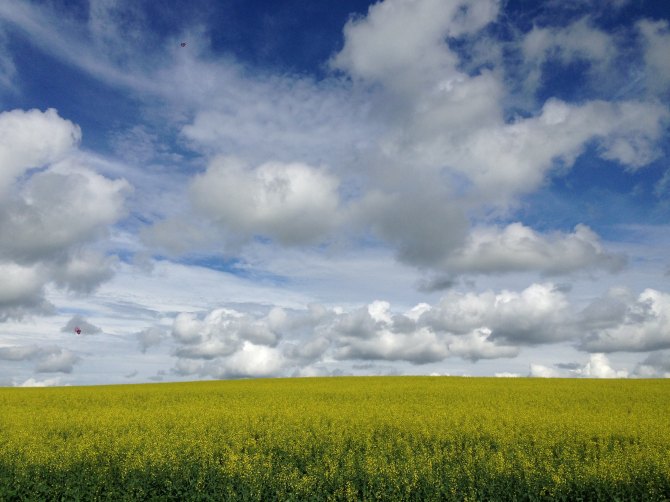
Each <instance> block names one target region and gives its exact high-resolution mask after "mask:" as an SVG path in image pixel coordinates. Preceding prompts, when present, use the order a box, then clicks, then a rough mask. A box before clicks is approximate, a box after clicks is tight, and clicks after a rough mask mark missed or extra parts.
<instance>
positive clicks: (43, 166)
mask: <svg viewBox="0 0 670 502" xmlns="http://www.w3.org/2000/svg"><path fill="white" fill-rule="evenodd" d="M0 132H1V134H0V137H1V138H0V167H1V169H0V268H2V270H3V271H4V273H5V274H6V277H10V278H11V281H9V282H8V283H6V284H3V287H2V290H1V291H0V318H5V319H6V318H8V317H20V316H21V315H23V314H24V313H27V312H45V311H47V310H48V307H49V305H48V303H47V302H46V300H45V299H44V298H43V287H44V286H45V285H46V284H47V283H50V282H53V283H54V284H56V285H57V286H60V287H63V288H67V289H70V290H72V291H80V292H90V291H91V290H93V289H94V288H95V287H96V286H97V285H98V284H100V283H101V282H103V281H105V280H107V279H108V278H109V277H111V275H112V269H113V265H114V259H113V258H110V257H106V256H103V255H101V254H100V253H98V252H95V251H92V250H90V249H86V248H85V245H86V244H89V243H92V242H94V241H95V240H96V239H97V238H98V237H100V236H101V235H103V234H104V232H105V230H106V228H107V227H108V226H109V225H111V224H113V223H115V222H116V221H118V220H119V219H120V218H121V217H122V216H123V214H124V200H125V195H126V193H127V191H128V189H129V185H128V184H127V183H126V182H125V181H123V180H112V179H109V178H106V177H104V176H102V175H100V174H98V173H96V172H95V171H93V170H92V169H91V168H89V167H87V166H86V165H82V163H81V162H80V161H79V160H78V159H77V151H76V149H77V144H78V142H79V140H80V138H81V131H80V129H79V127H77V126H76V125H75V124H73V123H72V122H70V121H68V120H65V119H63V118H61V117H60V116H59V115H58V113H57V112H56V111H55V110H52V109H50V110H47V111H44V112H42V111H39V110H30V111H23V110H14V111H11V112H4V113H2V114H0ZM3 275H4V274H3Z"/></svg>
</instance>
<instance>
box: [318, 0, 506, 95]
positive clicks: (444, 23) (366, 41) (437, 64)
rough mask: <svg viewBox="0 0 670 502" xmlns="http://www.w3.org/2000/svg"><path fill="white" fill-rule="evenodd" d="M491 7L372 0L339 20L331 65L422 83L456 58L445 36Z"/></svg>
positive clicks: (474, 26) (492, 13) (372, 77)
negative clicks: (338, 44)
mask: <svg viewBox="0 0 670 502" xmlns="http://www.w3.org/2000/svg"><path fill="white" fill-rule="evenodd" d="M497 11H498V3H497V2H495V1H492V0H475V1H472V2H465V1H453V2H445V1H442V0H420V1H411V0H386V1H385V2H378V3H376V4H374V5H372V6H371V7H370V8H369V9H368V13H367V16H366V17H364V18H354V19H351V20H350V21H349V22H348V23H347V24H346V25H345V27H344V39H345V43H344V47H343V49H342V51H341V52H339V53H338V54H337V55H336V56H335V57H334V58H333V59H332V61H331V65H332V66H333V67H335V68H338V69H341V70H345V71H347V72H348V73H349V74H350V75H352V76H354V77H357V78H361V79H365V80H368V81H378V82H383V83H388V84H390V85H391V86H392V87H394V88H396V89H407V88H415V87H417V86H423V85H424V82H425V81H426V80H431V79H432V78H433V76H434V75H435V73H436V72H440V71H442V70H444V69H447V70H450V71H453V69H454V67H455V66H456V65H457V63H458V60H457V58H456V57H455V56H454V54H453V53H452V52H451V51H450V50H449V49H448V47H447V45H446V43H445V39H446V38H447V37H458V36H461V35H463V34H466V33H472V32H476V31H478V30H479V29H481V28H482V27H484V26H485V25H486V24H488V23H489V22H491V21H493V19H495V17H496V15H497ZM399 33H402V34H403V36H401V37H399V36H398V34H399Z"/></svg>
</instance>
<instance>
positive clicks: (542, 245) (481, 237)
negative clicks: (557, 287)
mask: <svg viewBox="0 0 670 502" xmlns="http://www.w3.org/2000/svg"><path fill="white" fill-rule="evenodd" d="M625 262H626V259H625V257H624V256H621V255H615V254H612V253H608V252H607V251H605V250H604V249H603V246H602V244H601V243H600V240H599V239H598V236H597V235H596V234H595V233H594V232H593V231H592V230H591V229H590V228H588V227H587V226H585V225H577V226H576V227H575V230H574V232H573V233H570V234H565V233H559V232H555V233H553V234H549V235H541V234H538V233H537V232H535V231H534V230H533V229H531V228H529V227H527V226H525V225H523V224H522V223H512V224H510V225H508V226H507V227H505V228H503V229H498V228H491V227H488V228H487V227H479V228H475V229H474V230H473V231H472V232H471V233H470V235H469V236H468V238H467V240H466V243H465V245H464V246H463V247H462V248H460V249H458V250H456V251H455V252H453V253H452V254H451V255H449V256H448V257H447V258H446V259H445V260H444V265H443V267H444V269H445V270H447V271H449V272H453V273H503V272H512V271H523V270H535V271H539V272H541V273H543V274H546V275H556V274H566V273H570V272H574V271H578V270H583V269H586V270H594V269H598V268H603V269H605V270H608V271H610V272H616V271H618V270H620V269H621V268H622V267H623V266H624V264H625Z"/></svg>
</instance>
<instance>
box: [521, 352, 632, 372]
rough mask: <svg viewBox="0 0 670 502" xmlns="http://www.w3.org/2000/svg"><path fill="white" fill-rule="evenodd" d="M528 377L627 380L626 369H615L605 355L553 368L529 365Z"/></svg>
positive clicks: (593, 356) (556, 365)
mask: <svg viewBox="0 0 670 502" xmlns="http://www.w3.org/2000/svg"><path fill="white" fill-rule="evenodd" d="M528 376H530V377H540V378H628V376H629V372H628V370H626V369H615V368H614V367H613V366H612V363H610V361H609V359H608V358H607V356H606V355H605V354H591V355H590V356H589V359H588V361H586V363H584V364H580V363H558V364H555V365H554V366H553V367H549V366H545V365H542V364H537V363H531V364H530V372H529V374H528Z"/></svg>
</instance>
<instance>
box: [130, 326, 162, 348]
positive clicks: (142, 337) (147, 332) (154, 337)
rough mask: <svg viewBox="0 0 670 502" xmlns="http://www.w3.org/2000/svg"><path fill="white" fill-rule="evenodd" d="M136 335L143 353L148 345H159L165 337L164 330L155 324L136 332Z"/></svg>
mask: <svg viewBox="0 0 670 502" xmlns="http://www.w3.org/2000/svg"><path fill="white" fill-rule="evenodd" d="M136 336H137V340H138V342H139V344H140V349H141V350H142V352H143V353H145V352H146V351H147V349H149V348H150V347H155V346H156V345H160V344H161V343H162V342H163V341H165V339H166V337H167V335H166V333H165V331H164V330H163V329H161V328H159V327H156V326H154V327H151V328H147V329H144V330H142V331H140V332H139V333H137V334H136Z"/></svg>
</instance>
